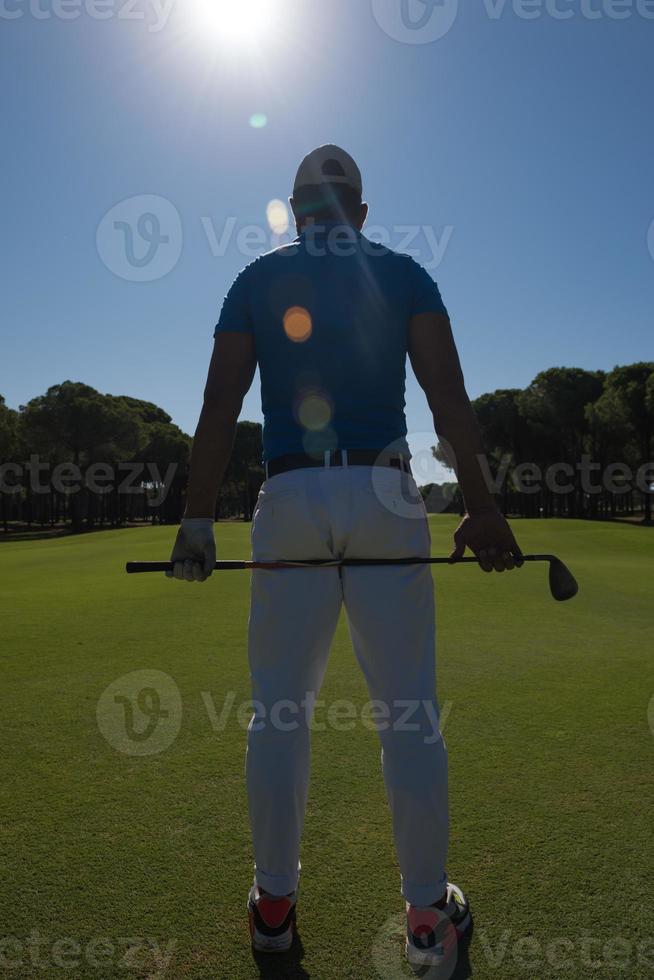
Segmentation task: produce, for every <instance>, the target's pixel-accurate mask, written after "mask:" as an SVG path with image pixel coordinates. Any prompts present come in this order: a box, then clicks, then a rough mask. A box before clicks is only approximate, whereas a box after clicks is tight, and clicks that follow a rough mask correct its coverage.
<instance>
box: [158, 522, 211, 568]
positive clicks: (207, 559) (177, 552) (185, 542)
mask: <svg viewBox="0 0 654 980" xmlns="http://www.w3.org/2000/svg"><path fill="white" fill-rule="evenodd" d="M170 560H171V562H172V563H173V570H172V571H171V572H166V575H167V576H168V578H176V579H180V581H182V580H183V581H186V582H205V581H206V580H207V579H208V578H209V576H210V575H211V574H212V572H213V570H214V565H215V563H216V539H215V537H214V521H213V518H212V517H185V518H184V520H183V521H182V526H181V527H180V529H179V532H178V534H177V540H176V541H175V547H174V548H173V553H172V555H171V556H170Z"/></svg>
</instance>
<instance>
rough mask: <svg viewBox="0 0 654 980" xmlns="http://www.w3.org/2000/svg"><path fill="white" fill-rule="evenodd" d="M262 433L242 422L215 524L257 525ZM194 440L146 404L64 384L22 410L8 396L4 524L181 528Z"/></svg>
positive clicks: (2, 436)
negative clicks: (249, 522)
mask: <svg viewBox="0 0 654 980" xmlns="http://www.w3.org/2000/svg"><path fill="white" fill-rule="evenodd" d="M261 436H262V433H261V426H260V425H259V424H258V423H255V422H240V423H239V424H238V428H237V434H236V440H235V445H234V452H233V454H232V459H231V462H230V465H229V469H228V471H227V473H226V476H225V480H224V483H223V487H222V489H221V493H220V496H219V499H218V503H217V508H216V517H218V518H242V519H245V520H249V519H250V518H251V516H252V509H253V506H254V502H255V500H256V497H257V494H258V492H259V488H260V486H261V483H262V481H263V470H262V468H261V445H262V442H261ZM191 445H192V440H191V438H190V436H188V435H186V434H185V433H184V432H182V430H181V429H180V428H179V427H178V426H176V425H175V424H174V423H173V421H172V419H171V417H170V415H168V413H167V412H165V411H164V410H163V409H162V408H159V407H158V406H157V405H154V404H153V403H151V402H148V401H142V400H140V399H138V398H132V397H129V396H127V395H120V396H116V395H107V394H102V393H100V392H99V391H96V389H94V388H92V387H90V386H89V385H85V384H81V383H78V382H72V381H66V382H64V383H63V384H60V385H54V386H53V387H51V388H49V389H48V391H47V392H46V393H45V394H44V395H40V396H39V397H37V398H33V399H32V400H31V401H30V402H28V403H27V405H22V406H21V407H20V408H19V409H18V411H15V410H13V409H11V408H9V407H8V406H7V405H6V403H5V399H4V398H3V397H2V396H0V474H1V482H0V507H1V511H0V521H1V522H2V525H3V528H4V530H5V531H8V530H9V529H10V528H12V527H23V526H27V527H35V526H36V527H41V528H47V527H60V526H61V525H66V524H68V525H70V526H72V528H73V530H76V531H81V530H85V529H91V528H93V527H100V526H112V527H117V526H121V525H125V524H129V523H134V522H143V521H150V522H157V523H166V524H172V523H178V522H179V520H180V517H181V515H182V513H183V510H184V506H185V490H186V484H187V481H188V466H189V457H190V450H191Z"/></svg>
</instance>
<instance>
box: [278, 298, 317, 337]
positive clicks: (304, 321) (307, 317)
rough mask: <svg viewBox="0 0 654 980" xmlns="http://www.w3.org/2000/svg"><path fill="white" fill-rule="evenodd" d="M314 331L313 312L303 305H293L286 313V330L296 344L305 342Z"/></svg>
mask: <svg viewBox="0 0 654 980" xmlns="http://www.w3.org/2000/svg"><path fill="white" fill-rule="evenodd" d="M312 331H313V323H312V322H311V314H310V313H309V311H308V310H305V309H304V307H303V306H291V308H290V309H288V310H287V311H286V313H285V314H284V332H285V334H286V336H287V337H288V339H289V340H292V341H293V343H294V344H303V343H304V341H305V340H308V339H309V337H310V336H311V333H312Z"/></svg>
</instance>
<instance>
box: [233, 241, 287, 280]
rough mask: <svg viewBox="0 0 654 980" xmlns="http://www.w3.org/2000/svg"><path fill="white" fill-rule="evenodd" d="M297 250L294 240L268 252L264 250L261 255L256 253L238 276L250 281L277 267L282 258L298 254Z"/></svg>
mask: <svg viewBox="0 0 654 980" xmlns="http://www.w3.org/2000/svg"><path fill="white" fill-rule="evenodd" d="M299 251H300V246H299V242H298V241H294V242H288V243H286V244H285V245H280V246H279V247H278V248H273V249H271V251H269V252H264V253H263V255H258V256H257V257H256V259H253V260H252V262H249V263H248V265H246V266H245V268H244V269H242V270H241V272H240V273H239V278H243V279H244V280H246V281H252V280H253V279H257V278H259V277H260V276H265V275H267V274H269V273H270V272H273V271H274V270H275V269H276V268H277V267H278V263H280V262H281V261H282V260H283V259H288V258H292V257H293V256H294V255H298V254H299Z"/></svg>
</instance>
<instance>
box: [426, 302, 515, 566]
mask: <svg viewBox="0 0 654 980" xmlns="http://www.w3.org/2000/svg"><path fill="white" fill-rule="evenodd" d="M409 357H410V358H411V365H412V367H413V370H414V373H415V376H416V378H417V379H418V383H419V384H420V386H421V388H422V389H423V391H424V392H425V394H426V396H427V401H428V403H429V407H430V409H431V411H432V414H433V416H434V426H435V428H436V433H437V435H438V437H439V439H440V440H441V442H442V444H443V448H444V450H445V452H446V454H447V456H448V462H449V463H450V465H451V466H452V468H453V469H454V470H455V472H456V475H457V478H458V481H459V486H460V488H461V492H462V494H463V499H464V501H465V506H466V511H467V514H466V517H465V518H464V520H463V521H462V523H461V525H460V527H459V528H458V530H457V532H456V534H455V538H454V540H455V545H456V547H455V550H454V552H453V557H461V556H462V555H463V553H464V552H465V549H466V547H469V548H470V549H471V551H473V552H474V554H475V555H477V557H478V558H479V559H480V562H481V566H482V568H483V569H484V571H489V572H490V571H493V569H496V570H497V571H504V569H510V568H513V567H514V566H515V557H516V556H517V557H518V558H519V556H520V549H519V547H518V545H517V543H516V540H515V538H514V537H513V534H512V532H511V529H510V528H509V525H508V524H507V522H506V520H505V519H504V517H503V516H502V514H501V513H500V511H499V510H498V508H497V506H496V504H495V500H494V499H493V496H492V494H491V492H490V490H489V489H488V486H487V485H486V480H485V479H484V474H483V471H482V468H481V465H480V458H481V457H483V455H484V448H483V444H482V439H481V434H480V431H479V425H478V423H477V419H476V417H475V413H474V411H473V408H472V405H471V404H470V399H469V398H468V395H467V392H466V389H465V382H464V380H463V372H462V370H461V362H460V360H459V354H458V351H457V349H456V344H455V342H454V337H453V335H452V327H451V325H450V321H449V319H448V317H446V316H444V315H442V314H437V313H420V314H418V315H416V316H414V317H412V319H411V323H410V326H409Z"/></svg>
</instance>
